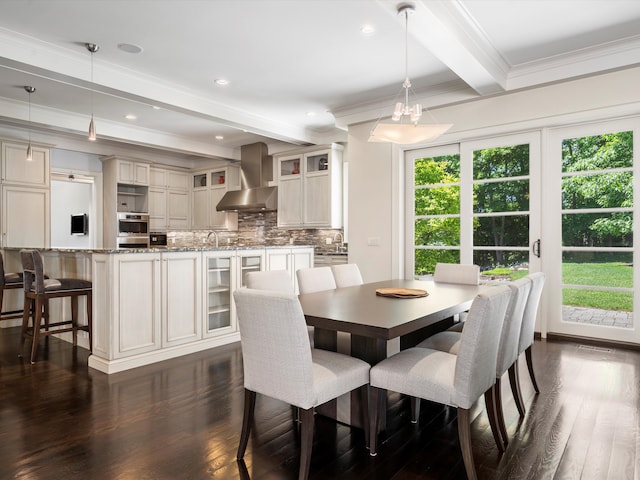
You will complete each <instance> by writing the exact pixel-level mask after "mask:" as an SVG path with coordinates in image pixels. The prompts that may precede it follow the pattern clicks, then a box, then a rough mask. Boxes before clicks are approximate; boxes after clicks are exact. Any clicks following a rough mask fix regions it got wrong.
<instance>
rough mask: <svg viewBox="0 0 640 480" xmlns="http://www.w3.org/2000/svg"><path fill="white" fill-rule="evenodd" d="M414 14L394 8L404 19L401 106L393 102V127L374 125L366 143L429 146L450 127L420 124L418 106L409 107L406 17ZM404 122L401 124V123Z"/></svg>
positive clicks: (406, 6)
mask: <svg viewBox="0 0 640 480" xmlns="http://www.w3.org/2000/svg"><path fill="white" fill-rule="evenodd" d="M414 11H415V7H414V6H413V5H412V4H409V3H401V4H400V5H398V15H404V17H405V50H404V55H405V77H404V82H402V88H403V90H404V91H403V94H404V103H403V102H397V103H396V105H395V108H394V109H393V113H392V115H391V120H392V122H393V123H381V122H380V120H379V119H378V121H377V122H376V124H375V126H374V127H373V129H372V130H371V133H370V136H369V142H391V143H398V144H405V145H408V144H413V143H418V142H430V141H433V140H435V139H436V138H438V137H440V135H442V134H443V133H445V132H446V131H447V130H449V129H450V128H451V127H452V126H453V124H451V123H447V124H420V123H419V122H420V118H421V117H422V113H423V110H422V105H421V104H419V103H415V104H413V105H411V104H410V103H409V90H410V89H411V81H410V80H409V53H408V50H409V47H408V45H409V15H410V14H411V13H413V12H414ZM403 122H404V123H403Z"/></svg>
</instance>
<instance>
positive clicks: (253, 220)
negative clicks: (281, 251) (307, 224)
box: [167, 212, 346, 252]
mask: <svg viewBox="0 0 640 480" xmlns="http://www.w3.org/2000/svg"><path fill="white" fill-rule="evenodd" d="M277 225H278V217H277V212H265V213H239V214H238V230H237V231H226V230H216V233H217V235H218V246H220V247H226V246H243V245H250V246H256V245H265V246H269V245H274V246H282V245H313V246H314V247H315V249H316V252H335V251H336V242H335V241H334V239H336V235H338V234H340V236H338V238H337V240H338V242H337V243H340V241H341V238H342V237H341V236H342V235H343V231H342V229H327V230H324V229H299V230H288V229H282V228H278V226H277ZM209 232H210V230H192V231H173V232H167V240H168V242H167V243H168V244H169V246H179V247H186V246H200V245H202V244H204V243H207V242H208V243H210V244H213V243H214V242H215V240H214V238H213V236H209ZM207 236H209V239H208V240H207ZM327 238H330V239H331V242H332V243H331V244H329V245H328V244H327V243H326V239H327ZM344 246H345V247H346V243H345V244H344Z"/></svg>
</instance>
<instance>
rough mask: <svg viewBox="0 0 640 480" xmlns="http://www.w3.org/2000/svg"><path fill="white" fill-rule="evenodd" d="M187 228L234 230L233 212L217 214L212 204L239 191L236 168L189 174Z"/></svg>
mask: <svg viewBox="0 0 640 480" xmlns="http://www.w3.org/2000/svg"><path fill="white" fill-rule="evenodd" d="M191 178H192V183H191V185H192V192H191V212H192V215H191V227H192V228H202V229H213V230H237V228H238V214H237V212H218V211H217V210H216V205H218V202H220V200H221V199H222V197H223V196H224V194H225V193H227V192H228V191H231V190H239V189H240V167H238V166H236V165H226V166H223V167H218V168H212V169H208V170H201V171H198V172H194V173H192V174H191Z"/></svg>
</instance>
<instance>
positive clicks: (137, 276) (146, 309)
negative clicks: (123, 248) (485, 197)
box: [93, 253, 162, 359]
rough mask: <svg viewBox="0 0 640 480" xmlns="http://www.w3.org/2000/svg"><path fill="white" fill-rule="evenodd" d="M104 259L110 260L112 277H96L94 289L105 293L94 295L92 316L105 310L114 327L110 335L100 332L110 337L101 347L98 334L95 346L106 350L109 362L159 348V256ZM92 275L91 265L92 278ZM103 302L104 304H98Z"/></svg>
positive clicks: (152, 254) (138, 254) (155, 254)
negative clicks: (96, 282)
mask: <svg viewBox="0 0 640 480" xmlns="http://www.w3.org/2000/svg"><path fill="white" fill-rule="evenodd" d="M107 258H108V259H110V260H111V261H112V265H110V267H111V269H112V271H113V277H112V278H106V279H104V278H101V277H100V276H98V277H97V279H98V285H96V284H95V283H94V289H97V288H99V287H102V288H104V289H105V290H106V291H100V290H96V291H99V292H100V294H99V295H95V297H97V298H95V299H94V302H93V303H94V313H96V308H99V309H104V312H105V313H106V315H107V318H111V321H112V322H113V327H114V328H113V331H112V332H100V333H104V334H105V335H109V333H111V334H112V336H111V338H108V339H107V341H106V342H104V345H100V341H101V340H102V339H101V336H100V334H99V333H98V334H97V338H96V341H97V342H98V345H100V346H102V347H103V348H105V349H106V352H105V354H106V355H107V357H108V358H109V359H117V358H122V357H127V356H131V355H136V354H140V353H146V352H151V351H153V350H157V349H159V348H160V346H161V344H162V338H161V319H162V311H161V309H162V303H161V302H162V297H161V288H160V287H161V271H160V270H161V263H160V254H157V253H132V254H122V255H113V256H110V257H107ZM95 273H96V272H95V262H94V278H96V276H95ZM105 280H106V282H107V283H108V284H106V285H105V284H103V283H104V282H105ZM102 302H104V303H105V305H101V303H102ZM98 348H99V347H98ZM94 350H95V347H94Z"/></svg>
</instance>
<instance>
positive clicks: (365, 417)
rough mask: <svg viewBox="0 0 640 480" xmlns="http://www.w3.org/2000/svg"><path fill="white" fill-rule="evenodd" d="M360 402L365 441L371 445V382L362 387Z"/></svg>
mask: <svg viewBox="0 0 640 480" xmlns="http://www.w3.org/2000/svg"><path fill="white" fill-rule="evenodd" d="M360 403H361V404H362V407H361V409H360V413H361V414H362V425H363V426H364V443H365V445H367V446H368V445H369V384H367V385H363V386H361V387H360Z"/></svg>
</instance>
